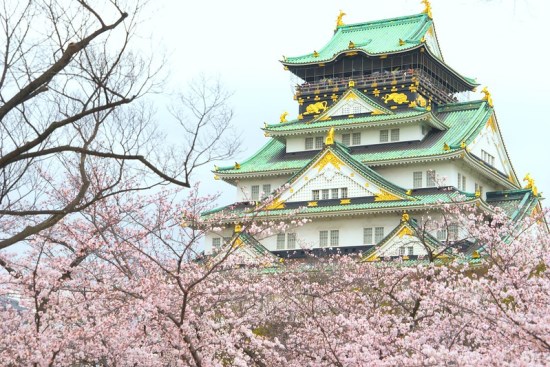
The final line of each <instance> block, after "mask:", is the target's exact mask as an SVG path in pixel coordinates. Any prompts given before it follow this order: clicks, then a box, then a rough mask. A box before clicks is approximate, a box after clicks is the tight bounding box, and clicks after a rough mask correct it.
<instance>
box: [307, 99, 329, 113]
mask: <svg viewBox="0 0 550 367" xmlns="http://www.w3.org/2000/svg"><path fill="white" fill-rule="evenodd" d="M327 107H328V103H327V101H322V102H315V103H312V104H310V105H308V106H307V107H306V112H304V113H303V114H304V115H310V114H318V113H321V112H324V111H325V110H326V109H327Z"/></svg>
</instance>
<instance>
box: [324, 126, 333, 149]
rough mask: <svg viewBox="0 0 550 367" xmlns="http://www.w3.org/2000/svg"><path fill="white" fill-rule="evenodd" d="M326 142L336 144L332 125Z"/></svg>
mask: <svg viewBox="0 0 550 367" xmlns="http://www.w3.org/2000/svg"><path fill="white" fill-rule="evenodd" d="M325 144H326V145H332V144H334V127H331V128H330V130H329V131H328V133H327V137H326V138H325Z"/></svg>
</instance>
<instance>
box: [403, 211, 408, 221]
mask: <svg viewBox="0 0 550 367" xmlns="http://www.w3.org/2000/svg"><path fill="white" fill-rule="evenodd" d="M401 221H402V222H408V221H409V215H408V214H407V212H403V215H402V216H401Z"/></svg>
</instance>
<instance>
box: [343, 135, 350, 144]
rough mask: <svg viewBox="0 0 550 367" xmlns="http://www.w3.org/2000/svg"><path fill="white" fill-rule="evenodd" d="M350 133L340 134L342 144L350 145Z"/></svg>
mask: <svg viewBox="0 0 550 367" xmlns="http://www.w3.org/2000/svg"><path fill="white" fill-rule="evenodd" d="M350 142H351V140H350V134H342V144H344V145H350Z"/></svg>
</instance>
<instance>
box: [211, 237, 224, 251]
mask: <svg viewBox="0 0 550 367" xmlns="http://www.w3.org/2000/svg"><path fill="white" fill-rule="evenodd" d="M221 246H222V239H221V238H219V237H216V238H212V248H214V249H218V248H220V247H221Z"/></svg>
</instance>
